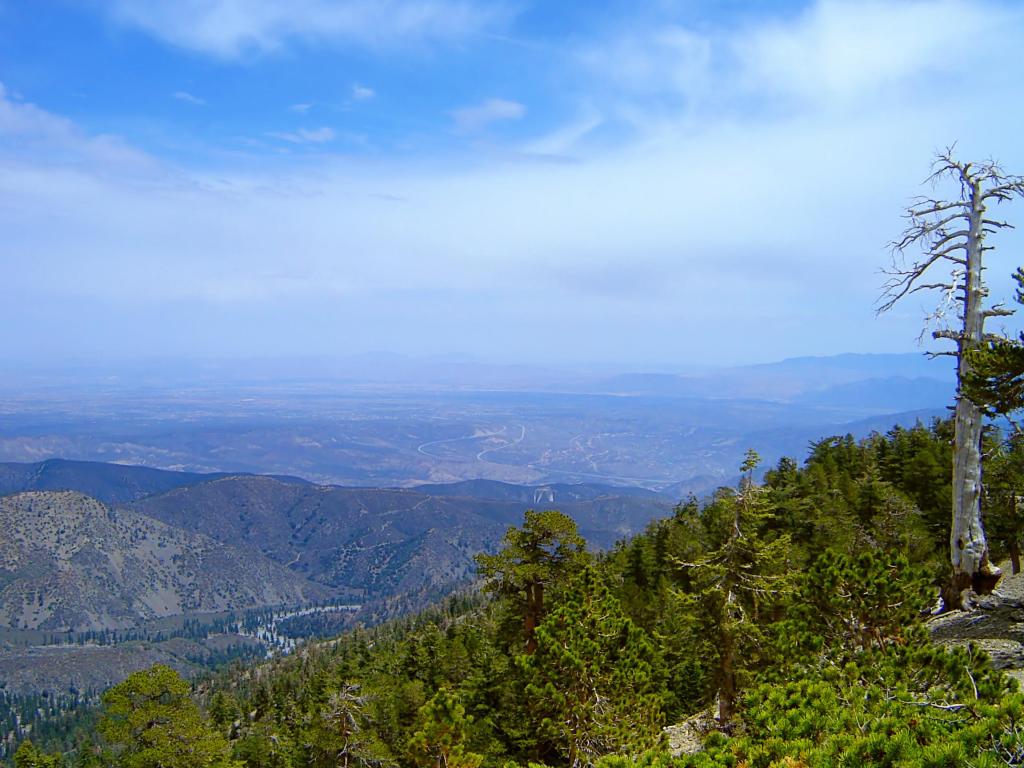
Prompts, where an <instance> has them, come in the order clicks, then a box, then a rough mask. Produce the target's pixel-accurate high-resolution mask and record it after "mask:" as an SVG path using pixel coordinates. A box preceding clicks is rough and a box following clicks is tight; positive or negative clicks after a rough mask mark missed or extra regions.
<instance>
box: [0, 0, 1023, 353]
mask: <svg viewBox="0 0 1024 768" xmlns="http://www.w3.org/2000/svg"><path fill="white" fill-rule="evenodd" d="M1021 40H1024V4H1021V3H1008V2H973V1H970V0H935V1H932V0H927V1H925V0H918V1H916V2H910V1H908V2H901V1H899V0H893V1H892V2H871V0H865V1H858V2H852V1H844V0H818V1H816V2H777V3H769V2H765V3H756V4H754V3H742V2H732V1H727V2H722V1H719V2H714V1H712V0H703V1H702V0H688V1H687V0H652V1H651V2H645V3H636V2H618V1H614V0H612V1H608V2H597V1H596V0H588V1H580V2H576V1H575V0H561V1H559V2H552V1H551V0H548V1H547V2H541V0H534V1H533V2H529V1H528V0H519V1H518V2H516V1H514V0H508V1H506V0H290V1H286V0H175V1H174V2H170V1H167V2H160V1H158V0H66V2H60V1H57V0H0V88H2V90H0V233H3V234H2V235H0V327H2V329H3V330H0V340H2V341H3V346H4V348H5V350H6V356H7V359H8V360H9V361H25V362H26V363H28V362H32V361H38V360H46V359H49V360H52V359H64V358H68V359H71V358H88V359H97V360H101V361H102V360H118V359H124V358H132V357H140V356H141V357H145V356H155V357H165V358H166V357H171V358H173V357H228V358H231V357H263V356H266V357H287V356H291V355H301V356H309V355H314V356H316V355H323V356H344V355H349V354H359V353H362V352H366V351H373V350H388V351H394V352H400V353H405V354H414V355H452V354H454V355H468V356H475V357H479V358H482V359H486V360H495V361H508V362H511V361H522V362H542V363H555V362H575V361H584V360H602V361H621V362H625V363H630V364H634V363H635V364H636V365H638V366H643V365H649V364H653V363H665V362H686V361H694V362H710V363H718V362H721V363H729V362H754V361H764V360H770V359H775V358H779V357H784V356H793V355H803V354H829V353H835V352H841V351H904V350H908V349H912V348H913V347H914V341H915V339H916V337H917V334H918V333H919V330H920V325H921V320H922V318H923V317H924V315H925V314H926V312H927V310H928V309H929V302H928V300H927V299H925V298H922V299H920V300H919V301H916V302H912V303H907V304H905V305H904V306H902V307H901V308H900V309H899V310H898V311H896V312H894V313H891V314H890V315H888V316H885V317H883V318H880V319H876V318H875V317H874V314H873V310H872V304H873V302H874V300H875V298H876V297H877V295H878V292H879V286H880V284H881V282H882V277H881V276H880V275H879V273H878V272H879V269H880V268H881V267H883V266H885V264H886V263H887V260H888V253H887V250H886V243H887V242H888V241H889V240H891V239H892V238H893V237H894V236H895V235H896V234H897V233H898V231H899V229H900V227H901V222H900V218H899V213H900V210H901V208H902V206H904V205H905V204H906V203H907V202H908V200H909V198H910V197H911V196H912V195H914V194H916V193H918V192H920V191H921V187H920V182H921V180H922V179H923V178H924V177H925V176H926V175H927V171H928V166H929V162H930V157H931V154H932V152H933V150H934V149H936V148H938V147H942V146H944V145H946V144H949V143H950V142H953V141H957V142H959V144H958V146H959V151H960V153H961V154H962V155H963V156H967V157H988V156H993V157H996V158H998V159H999V160H1000V161H1001V162H1003V163H1004V165H1005V166H1006V167H1007V168H1008V169H1009V170H1011V171H1016V172H1024V148H1022V147H1024V145H1022V143H1021V141H1020V138H1019V134H1020V131H1019V126H1020V124H1021V118H1022V117H1024V100H1022V98H1021V96H1022V95H1024V94H1022V86H1021V83H1024V63H1022V61H1021V59H1020V57H1019V55H1018V53H1019V51H1018V49H1019V45H1020V41H1021ZM1007 216H1008V217H1009V218H1010V219H1011V220H1014V219H1015V220H1016V221H1017V222H1018V223H1024V204H1018V205H1017V206H1016V208H1015V209H1008V210H1007ZM1022 244H1024V243H1022V240H1021V238H1020V236H1018V235H1016V234H1013V235H1009V236H1007V237H1004V238H1002V239H1001V240H1000V241H999V242H998V245H999V250H998V251H997V252H996V253H995V256H994V258H993V260H992V262H991V264H990V279H991V280H992V282H993V285H994V286H995V291H994V292H995V293H996V294H999V293H1000V291H1003V290H1004V288H1005V289H1007V290H1008V288H1009V280H1008V277H1007V276H1008V274H1009V272H1010V271H1011V270H1012V268H1013V267H1014V266H1015V265H1016V264H1017V263H1019V262H1021V261H1024V255H1022V249H1021V245H1022Z"/></svg>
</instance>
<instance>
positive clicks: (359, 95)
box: [352, 83, 377, 101]
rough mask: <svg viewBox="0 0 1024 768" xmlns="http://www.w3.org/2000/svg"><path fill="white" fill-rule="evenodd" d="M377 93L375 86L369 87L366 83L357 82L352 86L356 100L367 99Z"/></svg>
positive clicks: (353, 96)
mask: <svg viewBox="0 0 1024 768" xmlns="http://www.w3.org/2000/svg"><path fill="white" fill-rule="evenodd" d="M376 95H377V92H376V91H375V90H373V88H367V87H366V86H365V85H360V84H359V83H355V84H353V86H352V98H353V99H355V100H356V101H367V100H369V99H372V98H373V97H374V96H376Z"/></svg>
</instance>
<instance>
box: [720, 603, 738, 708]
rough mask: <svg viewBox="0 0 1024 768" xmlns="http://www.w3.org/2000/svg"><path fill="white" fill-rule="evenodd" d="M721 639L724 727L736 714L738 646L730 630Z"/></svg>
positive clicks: (721, 690)
mask: <svg viewBox="0 0 1024 768" xmlns="http://www.w3.org/2000/svg"><path fill="white" fill-rule="evenodd" d="M726 610H728V606H727V607H726ZM720 640H721V643H722V648H721V655H720V656H719V667H718V674H719V683H718V723H719V725H720V726H723V727H724V726H727V725H729V723H731V722H732V719H733V716H734V715H735V714H736V646H735V643H734V642H733V637H732V634H731V633H730V632H729V631H726V632H723V633H722V637H721V638H720Z"/></svg>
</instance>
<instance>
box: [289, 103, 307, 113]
mask: <svg viewBox="0 0 1024 768" xmlns="http://www.w3.org/2000/svg"><path fill="white" fill-rule="evenodd" d="M312 108H313V105H312V104H292V105H291V106H289V107H288V111H289V112H298V113H299V114H300V115H304V114H306V113H307V112H309V110H311V109H312Z"/></svg>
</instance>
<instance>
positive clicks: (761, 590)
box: [678, 451, 792, 726]
mask: <svg viewBox="0 0 1024 768" xmlns="http://www.w3.org/2000/svg"><path fill="white" fill-rule="evenodd" d="M759 461H760V460H759V457H758V456H757V454H756V453H755V452H754V451H748V452H747V456H746V460H745V461H744V462H743V465H742V467H741V470H742V472H743V473H744V475H743V478H742V480H741V481H740V484H739V488H738V489H737V490H736V491H732V490H730V489H723V491H722V492H720V493H719V494H718V495H717V497H716V498H715V501H714V502H713V504H712V505H710V506H709V507H708V508H706V509H705V510H704V511H703V513H702V514H703V515H705V516H708V517H715V518H716V519H717V520H719V521H720V523H721V524H723V525H724V526H725V529H726V530H725V531H724V536H723V538H722V540H721V543H720V545H719V546H718V547H717V548H716V549H714V550H713V551H711V552H709V553H708V554H706V555H704V556H703V557H701V558H699V559H697V560H696V561H694V562H691V563H680V566H681V567H682V568H683V569H684V570H685V571H687V572H689V574H690V577H691V579H692V582H693V584H694V591H693V592H692V593H689V594H687V593H678V596H679V600H680V604H681V605H680V607H681V609H682V610H684V611H686V612H688V613H689V614H690V617H691V621H692V626H693V636H694V638H695V640H696V642H697V643H698V644H699V645H700V646H701V651H702V654H703V655H704V656H705V657H706V658H708V659H713V663H714V667H715V673H714V680H715V684H716V687H717V691H718V702H719V704H718V719H719V722H720V724H721V725H722V726H728V725H729V723H730V722H731V721H732V718H733V716H734V714H735V712H736V705H737V700H738V697H739V692H740V688H741V686H742V685H743V683H744V677H745V674H746V672H747V671H748V670H749V669H751V668H755V667H756V666H757V665H758V664H759V663H760V658H761V656H762V654H763V653H764V652H765V650H766V648H767V646H768V642H767V638H766V636H765V631H764V628H765V626H766V625H767V624H768V623H769V622H770V621H771V620H772V618H773V616H774V613H775V610H776V607H777V606H778V604H779V603H780V602H781V601H782V600H783V598H784V597H785V596H786V595H787V594H788V593H789V591H790V588H791V581H792V572H791V565H790V562H789V551H790V542H789V536H788V535H787V534H779V535H776V534H773V533H772V532H771V530H770V523H771V522H772V521H773V520H774V516H775V515H774V510H773V509H772V507H771V506H770V504H769V497H768V494H767V492H766V489H765V488H764V487H763V486H759V485H757V484H756V483H755V482H754V476H753V474H754V470H755V469H756V468H757V465H758V463H759Z"/></svg>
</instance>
